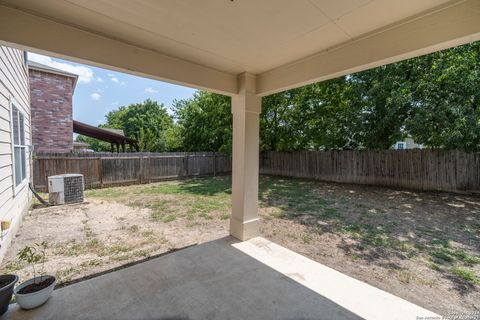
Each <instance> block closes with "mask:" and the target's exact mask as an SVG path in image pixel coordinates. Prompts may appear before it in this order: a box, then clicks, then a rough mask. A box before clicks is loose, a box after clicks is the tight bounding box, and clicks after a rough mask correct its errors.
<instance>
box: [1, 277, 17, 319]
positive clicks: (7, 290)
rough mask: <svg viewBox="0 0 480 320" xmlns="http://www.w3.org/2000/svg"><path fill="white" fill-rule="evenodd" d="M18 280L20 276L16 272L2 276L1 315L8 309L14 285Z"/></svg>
mask: <svg viewBox="0 0 480 320" xmlns="http://www.w3.org/2000/svg"><path fill="white" fill-rule="evenodd" d="M17 281H18V276H16V275H14V274H3V275H1V276H0V316H1V315H2V314H4V313H5V312H7V310H8V304H9V303H10V300H12V294H13V287H14V286H15V283H16V282H17Z"/></svg>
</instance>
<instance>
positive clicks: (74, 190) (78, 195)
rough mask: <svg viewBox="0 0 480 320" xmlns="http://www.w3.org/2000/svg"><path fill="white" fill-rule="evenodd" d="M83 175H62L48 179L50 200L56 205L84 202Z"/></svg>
mask: <svg viewBox="0 0 480 320" xmlns="http://www.w3.org/2000/svg"><path fill="white" fill-rule="evenodd" d="M83 190H84V183H83V175H82V174H62V175H57V176H50V177H48V198H49V202H50V203H51V204H54V205H60V204H65V203H75V202H83Z"/></svg>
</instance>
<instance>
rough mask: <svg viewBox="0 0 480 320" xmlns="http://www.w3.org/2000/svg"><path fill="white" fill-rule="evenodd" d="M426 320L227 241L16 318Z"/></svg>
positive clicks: (275, 250)
mask: <svg viewBox="0 0 480 320" xmlns="http://www.w3.org/2000/svg"><path fill="white" fill-rule="evenodd" d="M387 316H388V319H419V318H417V317H435V316H436V315H435V314H434V313H432V312H430V311H428V310H425V309H423V308H421V307H418V306H416V305H414V304H412V303H409V302H407V301H405V300H403V299H400V298H398V297H396V296H394V295H391V294H389V293H386V292H385V291H382V290H380V289H377V288H375V287H372V286H370V285H368V284H365V283H363V282H360V281H358V280H355V279H353V278H350V277H348V276H346V275H343V274H342V273H340V272H337V271H335V270H333V269H330V268H328V267H325V266H323V265H321V264H319V263H316V262H314V261H312V260H309V259H307V258H305V257H303V256H301V255H299V254H296V253H294V252H292V251H290V250H288V249H285V248H283V247H281V246H278V245H276V244H274V243H272V242H270V241H268V240H265V239H263V238H261V237H256V238H253V239H250V240H248V241H244V242H240V241H238V240H235V239H234V238H233V237H226V238H221V239H218V240H215V241H211V242H207V243H204V244H201V245H198V246H193V247H189V248H186V249H183V250H180V251H178V252H174V253H170V254H167V255H165V256H162V257H159V258H155V259H152V260H150V261H147V262H143V263H140V264H137V265H134V266H131V267H128V268H125V269H122V270H120V271H116V272H113V273H107V274H104V275H101V276H99V277H96V278H93V279H90V280H86V281H83V282H80V283H77V284H73V285H71V286H67V287H64V288H61V289H58V290H56V291H54V294H53V296H52V297H51V298H50V300H49V302H48V303H47V304H46V305H44V306H43V307H41V308H38V309H36V310H32V311H23V310H20V309H18V308H17V307H13V308H10V309H9V311H8V313H7V314H6V318H8V319H25V320H26V319H178V320H180V319H184V320H187V319H219V320H220V319H235V320H236V319H239V320H240V319H264V320H267V319H272V320H273V319H319V320H320V319H325V320H330V319H351V320H353V319H355V320H356V319H385V317H387Z"/></svg>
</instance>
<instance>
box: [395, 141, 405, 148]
mask: <svg viewBox="0 0 480 320" xmlns="http://www.w3.org/2000/svg"><path fill="white" fill-rule="evenodd" d="M400 145H402V146H403V148H401V149H400ZM396 149H397V150H405V149H407V142H406V141H399V142H397V148H396Z"/></svg>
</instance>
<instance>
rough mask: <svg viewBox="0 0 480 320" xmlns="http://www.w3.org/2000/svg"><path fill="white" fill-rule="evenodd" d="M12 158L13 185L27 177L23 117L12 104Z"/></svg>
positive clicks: (20, 182)
mask: <svg viewBox="0 0 480 320" xmlns="http://www.w3.org/2000/svg"><path fill="white" fill-rule="evenodd" d="M12 113H13V114H12V123H13V124H12V130H13V159H14V165H13V167H14V171H15V187H18V186H19V185H21V184H22V183H23V182H24V181H25V179H26V178H27V165H26V164H27V160H26V151H27V150H26V149H27V146H26V145H25V117H24V115H23V113H21V112H20V110H18V108H17V107H15V106H14V105H12Z"/></svg>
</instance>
